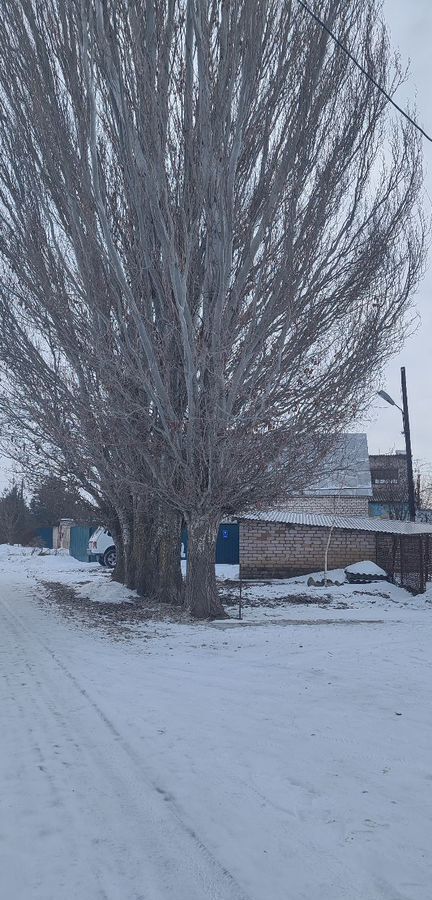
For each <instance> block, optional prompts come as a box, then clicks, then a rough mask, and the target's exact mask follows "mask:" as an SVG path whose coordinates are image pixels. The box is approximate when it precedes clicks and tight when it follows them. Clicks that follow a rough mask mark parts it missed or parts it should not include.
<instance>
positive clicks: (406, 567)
mask: <svg viewBox="0 0 432 900" xmlns="http://www.w3.org/2000/svg"><path fill="white" fill-rule="evenodd" d="M330 533H331V540H330V545H329V551H328V568H329V569H340V568H345V567H346V566H348V565H351V564H352V563H355V562H360V561H362V560H366V559H368V560H372V562H376V563H377V564H378V565H379V566H381V567H382V568H383V569H385V571H386V572H387V573H388V575H389V576H390V577H391V578H393V579H394V580H395V581H396V582H398V583H400V584H403V585H404V586H405V587H408V588H410V589H412V590H414V591H423V590H424V589H425V584H426V581H427V579H428V577H430V574H431V559H432V538H431V535H432V525H431V524H427V523H425V524H422V523H414V522H400V521H396V520H383V519H374V518H369V517H363V516H344V515H334V514H333V515H323V514H321V513H319V514H316V513H315V514H313V513H298V512H288V511H286V510H275V511H273V512H261V513H253V514H250V515H249V516H245V517H243V518H242V519H241V520H240V572H241V577H242V578H291V577H294V576H295V575H304V574H308V573H309V572H316V571H322V569H323V568H324V554H325V548H326V545H327V541H328V538H329V535H330Z"/></svg>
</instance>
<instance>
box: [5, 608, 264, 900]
mask: <svg viewBox="0 0 432 900" xmlns="http://www.w3.org/2000/svg"><path fill="white" fill-rule="evenodd" d="M0 608H1V610H2V614H3V619H6V620H7V626H8V628H9V631H10V630H12V631H13V632H14V636H15V640H18V644H22V643H23V638H24V637H25V642H26V647H25V649H24V648H23V654H24V658H23V664H24V666H25V668H26V669H27V671H28V672H29V674H30V675H31V677H32V685H33V694H32V701H33V705H34V709H35V711H37V716H38V720H39V721H40V723H41V725H42V730H43V732H44V734H45V736H46V738H48V739H49V746H55V745H57V746H58V747H59V748H61V749H63V750H67V749H69V750H70V748H71V747H72V748H73V750H74V752H75V753H76V754H78V752H79V753H80V758H81V760H82V761H83V762H84V763H85V768H87V769H88V770H89V771H90V772H91V774H92V777H93V778H94V780H95V785H94V786H93V790H92V793H94V792H95V791H94V787H96V791H98V792H99V800H100V801H101V802H102V805H103V806H104V807H105V806H106V805H107V801H109V799H110V798H109V796H108V797H106V798H105V799H104V798H103V792H104V790H106V785H107V780H108V782H109V786H110V789H111V792H112V789H113V788H114V799H115V802H116V804H117V806H118V812H120V813H121V816H122V819H123V821H124V822H126V823H128V821H131V823H132V824H133V823H135V826H136V825H137V824H138V825H139V826H141V825H142V824H145V825H146V826H147V830H146V833H145V835H143V834H142V835H139V836H137V835H132V836H131V837H130V838H129V840H130V843H131V844H132V847H133V850H132V852H131V847H130V845H129V844H128V843H126V844H125V842H124V839H123V841H120V844H121V845H122V853H121V854H119V852H118V849H119V848H118V847H116V839H118V834H117V832H118V830H119V829H118V828H114V840H113V841H110V843H109V850H110V853H111V854H112V855H113V857H112V858H113V859H114V860H115V864H114V866H113V865H110V866H109V868H110V870H111V872H110V878H111V879H112V878H113V877H114V873H113V869H114V868H116V870H117V871H116V873H115V881H116V882H117V883H118V887H119V889H120V891H121V890H122V888H121V885H122V884H127V882H128V879H129V875H130V867H131V866H133V864H134V862H135V870H136V859H138V860H139V863H138V870H139V867H140V865H142V862H141V861H142V858H143V857H144V856H146V864H147V867H148V868H149V869H151V878H152V881H153V884H152V886H151V888H150V890H151V893H150V894H146V893H143V894H140V893H136V892H134V893H131V894H129V893H128V894H124V893H117V891H116V892H115V893H112V880H111V881H110V879H107V878H104V873H103V871H102V870H100V871H97V872H96V873H95V874H96V876H97V881H98V896H99V897H100V898H101V900H102V898H107V900H111V898H115V900H129V897H130V898H131V900H138V898H142V900H159V897H160V898H161V900H168V898H169V900H171V897H176V900H177V898H178V900H180V898H182V900H183V896H184V898H185V900H194V898H196V900H204V898H209V900H247V898H246V895H245V894H244V892H243V891H242V889H241V887H240V886H239V885H238V884H237V883H236V881H235V880H234V878H233V877H232V875H231V874H230V873H229V872H228V871H227V870H226V869H225V868H224V867H223V866H222V865H221V864H220V863H219V862H218V860H217V859H216V858H215V857H214V855H213V854H212V853H211V851H210V850H209V848H208V847H207V846H206V845H205V844H204V843H203V841H202V840H201V839H200V838H199V836H198V835H197V834H196V833H195V831H194V830H193V829H192V828H190V827H189V826H188V825H187V824H186V823H185V822H184V820H183V819H182V817H181V813H180V810H179V809H178V808H177V807H176V804H175V803H174V801H173V800H172V798H171V797H170V796H169V795H168V794H167V792H165V791H164V789H163V788H162V787H161V786H160V785H158V784H156V783H155V781H154V780H153V779H152V778H151V776H150V775H149V772H148V770H146V766H145V761H144V760H143V759H142V758H141V757H140V755H139V753H137V751H136V750H135V749H134V748H133V747H132V746H131V745H130V744H129V743H128V742H127V741H126V740H125V739H124V737H123V736H122V734H121V733H120V732H119V731H118V729H117V728H116V726H115V725H114V723H113V722H112V721H111V719H110V718H109V716H107V715H106V713H105V712H104V711H103V710H102V709H101V707H100V706H99V704H98V703H97V702H96V701H95V700H94V699H93V698H92V697H91V695H90V694H89V692H88V691H87V690H86V688H85V687H84V686H83V685H82V684H81V683H80V681H79V680H78V679H77V678H76V676H75V675H74V674H73V673H72V672H71V671H70V669H69V668H68V667H67V666H66V665H65V663H64V662H63V660H61V659H60V658H59V657H58V655H57V654H56V653H55V652H54V651H53V650H51V648H50V647H49V646H47V644H46V643H45V642H44V641H42V640H41V639H40V638H39V637H38V636H36V635H35V633H34V632H33V631H31V630H30V629H29V628H28V626H27V625H26V624H25V623H24V621H23V620H22V618H21V617H20V616H18V615H17V614H16V612H15V611H12V610H11V608H10V606H9V604H8V603H7V602H6V601H4V600H1V601H0ZM5 630H6V629H5V628H4V629H3V631H5ZM47 663H49V665H47ZM52 667H53V668H54V672H53V671H52ZM53 676H54V677H53ZM62 681H63V685H62ZM65 681H66V682H67V685H69V689H68V690H67V691H66V692H64V693H66V694H69V695H70V687H72V688H73V690H74V693H75V697H76V698H79V699H80V700H82V701H83V702H82V703H81V705H80V706H78V707H75V708H72V709H71V708H69V709H68V710H67V714H66V715H65V714H64V712H62V711H61V710H60V709H59V707H58V701H59V699H61V692H60V689H63V687H64V682H65ZM22 712H23V715H24V714H25V710H23V711H22ZM95 717H97V720H98V723H99V728H98V729H93V730H92V727H91V725H92V721H94V720H95ZM101 732H103V733H104V734H103V737H102V734H101ZM78 736H80V738H81V740H80V741H79V740H77V737H78ZM107 737H108V741H107ZM37 753H38V758H39V760H41V761H40V763H39V764H40V765H42V766H43V767H44V768H47V766H48V762H47V760H46V759H45V756H44V751H43V747H39V750H38V751H37ZM125 757H126V758H125ZM131 763H132V767H131ZM51 765H52V761H51ZM72 768H73V764H72ZM59 769H60V767H59ZM144 771H145V778H144V777H143V773H144ZM119 773H121V774H119ZM50 778H51V789H55V790H57V791H60V794H61V795H62V802H63V803H64V804H66V805H67V803H66V798H65V796H64V779H65V776H64V769H63V771H57V772H56V773H55V775H54V776H53V775H52V773H50ZM58 782H60V784H57V783H58ZM54 785H56V787H55V788H54ZM62 788H63V790H62ZM140 794H141V797H140ZM78 800H79V802H80V804H81V806H82V807H83V806H84V809H85V803H86V802H87V805H88V800H87V801H86V798H85V797H84V796H83V794H82V793H81V795H80V796H79V797H78ZM108 805H109V804H108ZM72 809H73V804H72ZM113 812H114V814H115V811H113ZM86 814H87V815H89V810H88V809H87V810H86ZM95 814H96V817H97V811H96V810H95ZM100 818H101V821H100V828H101V833H102V832H103V828H104V827H106V821H105V820H104V812H103V810H102V815H101V816H100ZM111 828H112V825H111ZM74 852H76V851H75V848H74ZM95 852H96V851H95ZM105 856H106V854H105ZM125 859H126V863H125ZM119 875H120V880H119V878H118V876H119ZM138 878H139V871H137V870H136V871H135V881H136V880H137V879H138ZM182 881H183V882H185V884H184V890H183V887H182ZM104 882H105V887H104ZM44 900H48V898H47V897H44ZM56 900H57V898H56Z"/></svg>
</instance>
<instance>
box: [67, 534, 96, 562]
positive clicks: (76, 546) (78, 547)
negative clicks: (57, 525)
mask: <svg viewBox="0 0 432 900" xmlns="http://www.w3.org/2000/svg"><path fill="white" fill-rule="evenodd" d="M94 530H95V527H94V526H92V527H91V528H90V527H89V526H88V525H73V526H72V528H71V533H70V547H69V553H70V555H71V556H74V557H75V559H79V560H80V562H89V555H88V542H89V540H90V535H91V534H93V532H94Z"/></svg>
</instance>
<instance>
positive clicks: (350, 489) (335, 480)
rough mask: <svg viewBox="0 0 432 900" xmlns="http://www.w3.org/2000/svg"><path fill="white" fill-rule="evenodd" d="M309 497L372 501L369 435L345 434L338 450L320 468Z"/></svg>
mask: <svg viewBox="0 0 432 900" xmlns="http://www.w3.org/2000/svg"><path fill="white" fill-rule="evenodd" d="M317 475H318V477H317V478H316V480H315V481H313V482H311V484H310V486H309V487H308V488H306V490H304V491H303V494H305V495H307V496H311V495H312V496H315V497H316V496H319V497H326V496H327V497H328V496H334V495H337V496H340V497H344V496H345V497H372V483H371V474H370V465H369V450H368V443H367V436H366V435H365V434H342V435H340V438H339V441H338V446H337V447H336V448H335V450H333V452H332V453H330V454H329V455H328V457H327V458H326V460H325V461H324V462H323V463H322V465H321V466H320V472H318V473H317Z"/></svg>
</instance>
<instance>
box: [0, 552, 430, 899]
mask: <svg viewBox="0 0 432 900" xmlns="http://www.w3.org/2000/svg"><path fill="white" fill-rule="evenodd" d="M74 565H76V570H75V569H74ZM0 566H1V567H2V574H1V575H0V676H1V677H0V710H1V724H2V733H1V744H0V883H1V890H0V896H1V898H2V900H3V897H4V898H5V900H74V898H80V900H99V898H101V900H102V898H104V900H138V898H141V900H207V898H211V900H430V895H431V890H430V885H431V883H432V864H431V854H430V848H429V844H430V835H431V833H432V802H431V800H432V763H431V746H432V716H431V696H432V691H431V688H432V667H431V651H430V647H431V644H432V609H431V606H430V605H428V604H425V603H424V601H419V602H418V603H417V601H411V600H409V598H408V599H407V601H406V605H405V598H407V595H404V594H403V592H398V591H397V590H396V589H391V591H392V594H391V597H390V595H388V596H389V599H387V600H386V599H379V595H378V599H377V597H373V596H372V595H370V594H369V595H368V594H366V595H365V596H364V597H362V596H360V597H355V598H354V599H355V600H356V601H357V607H356V608H353V609H338V610H337V612H336V611H335V610H334V609H321V608H319V607H316V606H314V607H306V606H301V607H299V606H297V607H291V608H290V607H286V608H285V609H283V610H280V611H279V612H278V610H274V609H271V610H269V617H271V621H272V622H273V619H274V617H275V616H277V615H280V616H281V624H280V625H277V624H266V625H265V626H264V627H262V626H261V627H256V628H255V627H253V626H251V625H249V626H248V627H247V628H242V627H237V626H236V625H235V624H233V625H232V626H229V625H228V626H227V625H225V624H223V626H222V627H218V626H207V625H205V626H200V625H195V626H191V625H180V624H177V625H169V624H166V623H148V624H146V625H142V626H139V627H137V629H136V631H134V633H132V634H131V635H129V637H128V638H126V637H124V636H123V635H120V634H119V636H118V639H117V640H116V639H115V637H113V636H112V635H111V636H110V635H108V634H107V633H106V632H105V633H103V632H102V631H101V630H100V629H99V628H92V627H90V625H89V623H87V624H86V625H84V624H83V623H81V622H80V619H79V617H77V618H76V619H75V618H74V619H72V620H69V621H68V620H66V619H64V618H63V616H62V614H60V613H59V612H57V611H56V609H55V608H53V607H50V606H47V605H44V604H41V603H40V602H38V595H39V596H40V585H38V581H40V580H43V579H52V580H62V579H64V580H66V582H68V583H71V581H73V579H75V582H76V583H77V584H81V585H83V584H84V587H82V588H81V589H82V590H83V591H84V590H87V589H88V590H89V593H90V592H93V593H94V594H96V593H97V590H96V587H95V586H97V584H98V583H99V582H98V579H102V581H101V585H102V588H101V589H102V592H103V591H104V583H103V577H104V576H103V574H102V573H99V572H98V571H97V570H96V567H93V569H91V568H90V567H89V568H88V569H85V567H81V568H80V567H79V564H75V563H73V562H69V560H67V561H66V562H63V561H62V560H61V559H59V558H58V557H57V558H50V557H45V558H43V557H42V558H40V557H30V556H28V555H27V556H26V555H25V554H23V555H21V556H20V554H19V552H18V551H15V552H12V551H9V550H6V549H5V548H0ZM68 566H69V568H68ZM62 567H63V569H64V571H63V569H62ZM84 571H85V574H83V573H84ZM88 573H90V574H88ZM85 579H87V581H85ZM89 579H90V580H89ZM91 579H93V581H92V582H91ZM113 587H114V586H113ZM98 590H99V592H100V589H98ZM248 615H249V616H250V617H251V616H252V612H250V613H248ZM253 615H258V613H257V611H253ZM290 619H291V620H292V622H291V624H287V623H289V620H290ZM269 621H270V619H269ZM282 622H283V623H284V624H282ZM308 622H309V623H310V624H308Z"/></svg>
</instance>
